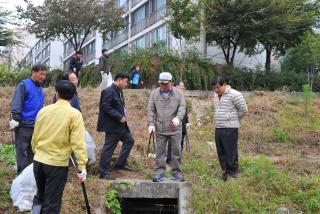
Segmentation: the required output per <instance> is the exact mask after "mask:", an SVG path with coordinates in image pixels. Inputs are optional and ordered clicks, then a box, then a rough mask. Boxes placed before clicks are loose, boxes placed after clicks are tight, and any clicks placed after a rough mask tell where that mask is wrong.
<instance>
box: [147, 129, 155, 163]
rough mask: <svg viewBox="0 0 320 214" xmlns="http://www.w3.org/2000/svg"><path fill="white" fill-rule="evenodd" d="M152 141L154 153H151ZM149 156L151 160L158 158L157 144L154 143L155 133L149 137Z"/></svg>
mask: <svg viewBox="0 0 320 214" xmlns="http://www.w3.org/2000/svg"><path fill="white" fill-rule="evenodd" d="M151 140H152V148H153V153H151V151H150V146H151ZM147 154H148V157H149V158H155V157H156V144H155V142H154V133H153V132H152V133H151V134H150V135H149V143H148V150H147Z"/></svg>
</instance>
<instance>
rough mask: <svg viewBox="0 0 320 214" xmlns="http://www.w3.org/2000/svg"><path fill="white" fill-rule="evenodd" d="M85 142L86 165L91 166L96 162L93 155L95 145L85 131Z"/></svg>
mask: <svg viewBox="0 0 320 214" xmlns="http://www.w3.org/2000/svg"><path fill="white" fill-rule="evenodd" d="M86 142H87V154H88V165H91V164H93V163H94V162H96V153H95V149H96V145H95V143H94V141H93V139H92V137H91V135H90V134H89V132H88V131H87V130H86Z"/></svg>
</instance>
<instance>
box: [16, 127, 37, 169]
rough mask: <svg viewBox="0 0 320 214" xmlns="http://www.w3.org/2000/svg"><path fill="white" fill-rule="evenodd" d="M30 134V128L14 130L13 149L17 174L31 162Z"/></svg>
mask: <svg viewBox="0 0 320 214" xmlns="http://www.w3.org/2000/svg"><path fill="white" fill-rule="evenodd" d="M32 134H33V128H32V127H18V128H17V129H16V130H15V147H16V160H17V172H18V174H20V173H21V172H22V171H23V170H24V169H25V168H26V167H27V166H29V165H30V164H31V163H32V161H33V152H32V147H31V140H32Z"/></svg>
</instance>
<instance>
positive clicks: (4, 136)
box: [0, 88, 320, 213]
mask: <svg viewBox="0 0 320 214" xmlns="http://www.w3.org/2000/svg"><path fill="white" fill-rule="evenodd" d="M78 93H79V97H80V103H81V109H82V113H83V118H84V121H85V126H86V129H87V130H88V131H89V133H90V134H91V135H92V137H93V139H94V140H95V143H96V145H97V162H99V158H100V157H99V154H100V150H101V148H102V146H103V142H104V134H103V133H98V132H96V123H97V118H98V108H99V98H100V91H99V90H97V89H92V88H86V89H79V90H78ZM12 94H13V88H1V89H0V103H1V107H0V136H1V139H0V143H11V132H10V131H8V130H7V122H8V120H9V109H10V105H11V96H12ZM53 94H54V91H53V89H52V88H49V89H46V95H47V97H46V103H47V104H48V103H49V102H50V99H51V97H52V95H53ZM148 95H149V94H148V93H145V94H139V95H137V94H134V92H127V91H126V92H125V100H126V104H127V108H128V112H129V121H128V123H129V126H130V128H131V131H132V133H133V136H134V138H135V145H134V147H133V150H132V152H131V155H130V158H129V162H130V163H131V165H133V166H134V167H135V168H136V172H134V173H123V172H113V173H114V175H115V176H116V177H119V178H140V179H145V178H147V177H148V176H150V173H151V172H152V169H153V165H154V161H153V160H150V159H147V158H146V157H145V153H146V148H147V144H148V134H147V124H146V121H147V120H146V114H147V111H146V108H147V102H148ZM190 100H191V101H192V104H193V107H192V113H191V115H192V116H191V123H192V125H191V129H190V133H189V138H190V143H191V152H190V153H186V152H185V151H184V152H183V160H184V162H186V163H189V162H190V160H193V159H201V160H205V161H206V162H207V163H210V166H211V167H212V168H215V169H218V166H217V155H216V152H215V151H213V150H211V149H210V148H209V146H208V144H207V142H209V141H214V132H213V130H214V128H213V127H214V124H213V121H212V115H213V109H212V107H210V103H211V100H210V98H208V97H202V98H200V99H196V98H192V99H190ZM247 102H248V107H249V111H250V114H249V115H248V116H247V117H246V118H245V119H244V120H243V121H242V127H241V129H240V156H252V157H257V156H258V155H260V154H265V155H267V157H268V158H269V159H270V160H272V162H273V163H274V164H275V165H276V166H277V168H278V169H280V170H290V171H293V172H296V173H297V174H300V175H305V174H311V173H314V172H319V169H320V159H319V154H320V146H319V145H320V131H319V129H320V127H318V128H317V127H313V126H310V127H308V128H306V127H305V126H296V125H294V124H288V123H287V122H286V121H282V119H283V118H284V119H287V117H285V116H283V113H284V112H285V113H287V110H288V108H293V109H294V112H295V113H296V112H301V111H302V110H303V105H301V104H299V103H297V102H292V100H290V99H289V98H288V97H287V96H283V95H280V94H275V93H259V94H258V96H256V97H251V98H248V99H247ZM309 117H310V118H312V117H318V118H319V117H320V99H319V98H318V99H317V100H316V103H315V106H314V110H313V112H312V115H310V116H309ZM197 119H199V121H200V123H201V124H199V126H197ZM306 120H308V118H306ZM312 127H313V128H312ZM273 129H279V130H282V131H284V132H288V133H289V136H290V142H289V143H286V144H284V143H281V142H279V141H278V140H277V139H276V138H275V137H274V136H273V134H272V130H273ZM120 146H121V143H120V144H119V145H118V147H117V149H116V152H115V156H117V155H118V154H119V149H120ZM89 172H90V174H91V175H90V176H89V179H88V181H87V188H88V193H89V198H90V199H91V200H90V203H91V205H92V206H93V207H103V203H104V197H105V190H106V188H107V186H108V183H107V182H103V181H101V180H99V179H98V178H97V176H96V175H97V174H98V163H96V164H95V165H94V166H92V167H91V168H90V170H89ZM69 174H70V176H69V177H70V178H69V181H70V182H68V184H67V186H66V188H65V192H64V200H63V212H62V213H85V212H84V210H83V205H84V201H83V197H82V192H81V186H80V184H79V183H78V182H77V181H75V178H74V174H75V172H74V171H70V173H69ZM219 174H220V171H214V170H213V172H212V176H218V175H219ZM186 177H187V179H188V180H190V181H191V182H193V181H195V180H197V179H198V178H197V175H195V174H192V173H189V174H187V175H186ZM4 179H9V180H11V179H12V177H7V178H4Z"/></svg>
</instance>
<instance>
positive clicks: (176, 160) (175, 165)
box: [156, 133, 182, 174]
mask: <svg viewBox="0 0 320 214" xmlns="http://www.w3.org/2000/svg"><path fill="white" fill-rule="evenodd" d="M181 137H182V135H181V133H178V134H175V135H161V134H157V135H156V138H157V148H156V173H157V174H158V173H159V174H163V173H165V171H166V151H167V144H168V142H169V145H170V146H171V167H172V172H181V166H180V164H181Z"/></svg>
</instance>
